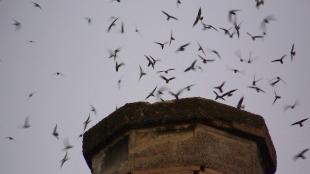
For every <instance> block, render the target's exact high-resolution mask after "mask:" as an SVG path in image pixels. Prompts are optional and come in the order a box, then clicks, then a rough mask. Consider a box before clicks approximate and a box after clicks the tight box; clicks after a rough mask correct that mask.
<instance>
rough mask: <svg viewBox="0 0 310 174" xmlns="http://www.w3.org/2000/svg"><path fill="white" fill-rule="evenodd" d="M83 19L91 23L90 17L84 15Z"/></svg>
mask: <svg viewBox="0 0 310 174" xmlns="http://www.w3.org/2000/svg"><path fill="white" fill-rule="evenodd" d="M84 19H85V20H86V22H87V24H89V25H90V24H91V23H92V19H91V18H90V17H85V18H84Z"/></svg>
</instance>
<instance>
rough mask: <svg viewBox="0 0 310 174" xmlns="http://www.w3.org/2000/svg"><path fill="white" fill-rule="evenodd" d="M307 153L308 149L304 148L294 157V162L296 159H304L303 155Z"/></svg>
mask: <svg viewBox="0 0 310 174" xmlns="http://www.w3.org/2000/svg"><path fill="white" fill-rule="evenodd" d="M308 151H309V148H306V149H304V150H302V151H301V152H299V153H298V154H296V155H295V156H294V158H293V159H294V160H295V161H296V160H297V159H299V158H301V159H306V156H305V153H306V152H308Z"/></svg>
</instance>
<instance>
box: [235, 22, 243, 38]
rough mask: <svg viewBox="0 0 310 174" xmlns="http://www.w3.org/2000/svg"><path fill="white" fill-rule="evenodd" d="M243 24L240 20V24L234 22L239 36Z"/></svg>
mask: <svg viewBox="0 0 310 174" xmlns="http://www.w3.org/2000/svg"><path fill="white" fill-rule="evenodd" d="M241 24H242V22H240V23H239V24H237V23H234V28H235V30H236V32H237V36H238V38H239V37H240V28H241Z"/></svg>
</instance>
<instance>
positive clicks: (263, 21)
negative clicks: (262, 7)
mask: <svg viewBox="0 0 310 174" xmlns="http://www.w3.org/2000/svg"><path fill="white" fill-rule="evenodd" d="M275 20H276V18H275V17H274V16H273V15H269V16H267V17H265V18H264V19H263V20H262V22H261V27H262V29H263V35H266V34H267V27H266V26H267V24H270V22H271V21H275Z"/></svg>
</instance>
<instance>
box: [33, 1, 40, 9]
mask: <svg viewBox="0 0 310 174" xmlns="http://www.w3.org/2000/svg"><path fill="white" fill-rule="evenodd" d="M31 3H32V5H33V6H34V7H36V8H39V9H40V10H42V7H41V5H40V4H38V3H37V2H31Z"/></svg>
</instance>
